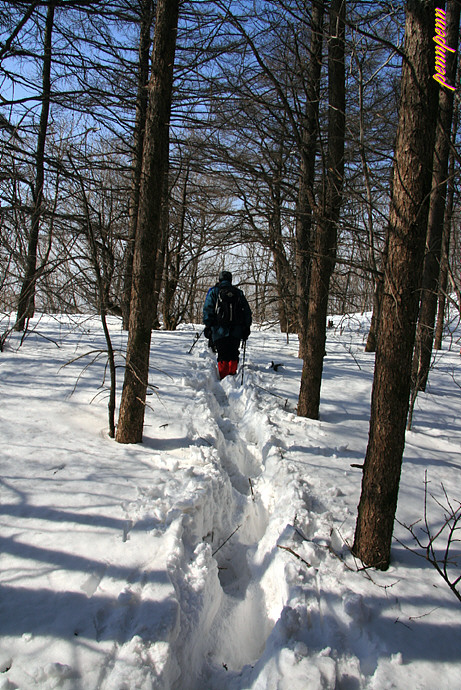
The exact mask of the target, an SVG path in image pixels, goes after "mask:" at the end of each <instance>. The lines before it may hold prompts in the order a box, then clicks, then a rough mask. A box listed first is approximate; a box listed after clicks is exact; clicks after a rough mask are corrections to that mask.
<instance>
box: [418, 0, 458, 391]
mask: <svg viewBox="0 0 461 690" xmlns="http://www.w3.org/2000/svg"><path fill="white" fill-rule="evenodd" d="M460 8H461V4H460V2H449V3H448V7H447V12H446V15H445V20H446V39H445V40H446V42H447V45H448V46H449V47H450V48H451V49H452V50H454V51H456V50H457V49H458V35H459V17H460ZM445 20H444V23H445ZM455 76H456V52H454V53H452V52H450V51H448V52H447V55H446V78H447V81H448V82H449V83H450V84H454V83H455ZM453 101H454V95H453V91H451V90H450V89H448V88H446V87H445V86H440V87H439V109H438V118H437V129H436V133H435V147H434V163H433V171H432V193H431V202H430V207H429V219H428V226H427V238H426V255H425V257H424V268H423V279H422V293H421V305H420V311H419V320H418V326H417V330H416V347H415V353H414V357H413V371H412V390H413V396H414V397H415V394H416V392H417V391H419V390H421V391H424V390H426V384H427V378H428V376H429V368H430V364H431V357H432V344H433V341H434V324H435V317H436V312H437V297H438V283H439V275H440V257H441V248H442V236H443V228H444V223H443V219H444V213H445V201H446V191H447V174H448V157H449V152H450V140H451V126H452V120H453Z"/></svg>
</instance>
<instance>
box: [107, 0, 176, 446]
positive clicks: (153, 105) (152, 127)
mask: <svg viewBox="0 0 461 690" xmlns="http://www.w3.org/2000/svg"><path fill="white" fill-rule="evenodd" d="M178 14H179V0H159V1H158V2H157V14H156V20H155V34H154V45H153V50H152V75H151V78H150V81H149V105H148V112H147V121H146V133H145V137H144V151H143V166H142V175H141V188H140V196H139V212H138V227H137V232H136V241H135V251H134V257H133V279H132V290H131V304H130V323H129V334H128V345H127V357H126V369H125V379H124V384H123V391H122V399H121V403H120V416H119V423H118V428H117V435H116V440H117V441H118V442H119V443H140V442H141V441H142V432H143V425H144V411H145V401H146V392H147V385H148V376H149V350H150V339H151V330H152V324H153V318H154V314H153V302H154V285H155V269H156V259H157V248H158V243H159V238H160V234H161V209H162V191H163V188H164V176H165V174H166V171H167V169H168V142H169V120H170V113H171V95H172V85H173V63H174V56H175V49H176V33H177V24H178Z"/></svg>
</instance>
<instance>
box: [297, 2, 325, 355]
mask: <svg viewBox="0 0 461 690" xmlns="http://www.w3.org/2000/svg"><path fill="white" fill-rule="evenodd" d="M324 5H325V3H324V2H313V3H312V19H311V32H312V33H311V43H310V56H309V65H308V70H307V76H306V79H307V102H306V112H305V117H304V122H303V123H302V131H301V137H302V148H301V171H300V176H299V190H298V200H297V207H296V300H297V312H298V333H299V355H300V356H301V357H304V354H305V351H306V350H305V348H306V337H307V323H308V305H309V285H310V269H311V257H312V247H311V231H312V214H313V201H314V181H315V156H316V148H317V139H318V130H319V124H318V119H319V102H320V73H321V69H322V47H323V15H324V11H325V8H324Z"/></svg>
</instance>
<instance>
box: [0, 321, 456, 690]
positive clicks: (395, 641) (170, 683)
mask: <svg viewBox="0 0 461 690" xmlns="http://www.w3.org/2000/svg"><path fill="white" fill-rule="evenodd" d="M31 325H32V331H31V333H29V334H28V337H27V338H26V339H25V341H24V343H23V344H22V346H19V345H20V343H19V336H17V335H13V336H12V338H11V340H10V341H9V343H8V346H7V348H6V350H5V352H3V353H1V354H0V400H1V405H0V453H1V462H2V477H1V482H0V499H1V503H0V522H1V536H0V546H1V553H0V635H1V639H0V690H15V689H20V690H34V689H35V688H37V689H39V690H52V689H53V688H63V689H64V690H152V689H155V690H218V689H219V690H244V689H250V688H252V689H254V690H276V689H277V690H285V689H288V690H320V689H322V690H324V689H329V690H387V689H389V690H390V688H397V689H398V690H408V688H410V687H411V688H418V689H420V690H432V689H433V688H434V687H437V688H438V690H453V689H454V688H456V687H458V685H459V678H460V677H461V660H460V655H459V650H460V648H461V632H460V631H461V608H460V606H459V603H458V602H457V600H456V599H455V597H454V596H453V594H452V593H451V592H450V591H449V590H448V588H447V587H446V585H445V584H444V583H443V582H442V581H441V579H440V577H439V576H438V575H437V573H435V571H434V570H433V569H432V568H431V567H430V566H429V565H428V564H427V563H426V562H425V561H424V560H423V559H421V558H419V557H418V556H416V555H414V553H412V552H411V551H407V550H405V548H404V546H409V547H412V546H414V545H413V544H412V540H411V537H410V536H409V533H408V531H407V530H405V528H404V527H402V526H400V525H399V524H397V525H396V537H397V538H398V539H399V542H397V541H395V543H394V547H393V561H392V566H391V568H390V570H389V571H388V572H387V573H372V574H370V573H367V572H360V571H359V572H357V565H359V564H356V563H355V562H354V560H353V558H352V557H351V555H350V553H349V551H348V547H347V544H348V543H350V542H351V540H352V538H353V532H354V527H355V516H356V506H357V502H358V497H359V492H360V479H361V473H360V468H359V467H357V465H360V464H361V463H362V462H363V458H364V454H365V449H366V443H367V434H368V414H369V398H370V390H371V381H372V374H373V357H372V356H370V355H368V354H366V353H364V352H363V339H364V337H365V335H366V321H365V320H364V319H363V318H362V317H357V318H355V319H351V320H350V321H349V322H347V321H342V322H341V323H339V321H338V322H337V323H336V326H335V329H334V330H333V331H332V332H330V333H329V339H328V344H327V353H328V354H327V358H326V360H325V371H324V383H323V386H322V406H321V420H320V421H318V422H317V421H312V420H306V419H301V418H298V417H296V415H295V414H294V409H295V404H296V398H297V393H298V389H299V377H300V362H299V360H298V359H297V343H296V341H292V342H288V343H287V342H286V339H285V338H284V336H281V335H280V334H278V333H276V332H274V331H270V330H269V331H261V332H255V333H253V334H252V336H251V339H250V342H249V347H248V352H247V368H246V370H245V382H244V385H243V386H241V385H240V376H238V377H235V378H227V379H225V380H224V381H222V382H219V381H217V377H216V369H215V362H214V358H213V356H212V355H211V354H210V353H209V352H208V351H207V348H206V345H205V343H203V342H202V341H200V342H199V343H198V344H197V346H196V348H195V349H194V351H193V353H192V355H187V354H186V352H187V349H188V348H189V346H190V344H191V342H192V341H193V334H194V331H193V330H192V329H191V328H185V329H183V330H180V331H178V332H175V333H164V332H154V333H153V339H152V355H151V383H152V384H154V385H155V386H156V387H157V388H156V389H154V390H153V395H151V396H149V399H148V401H149V403H148V408H147V410H146V424H145V435H144V442H143V444H142V445H135V446H121V445H119V444H117V443H115V442H114V441H112V440H110V439H109V438H108V437H107V410H106V404H107V403H106V400H105V399H104V375H105V374H104V369H105V358H104V355H103V354H101V355H99V354H98V352H99V351H102V350H103V349H104V340H103V337H102V332H101V328H100V324H99V322H98V320H97V319H92V318H84V317H41V318H38V319H36V320H35V321H34V322H33V323H32V324H31ZM111 328H112V336H113V342H114V346H115V347H116V348H117V349H118V350H119V351H120V352H123V350H124V348H125V344H126V342H125V341H126V334H124V333H123V332H122V331H121V329H120V323H119V321H118V320H117V319H114V320H113V322H112V325H111ZM272 360H275V361H276V362H277V363H279V362H280V363H283V366H281V367H279V368H278V370H277V371H275V370H274V369H273V368H271V367H270V363H271V361H272ZM122 363H123V359H122V358H120V364H122ZM64 365H66V366H64ZM87 365H90V366H87ZM121 383H122V381H121V376H120V379H119V393H120V388H121ZM459 384H460V381H459V355H458V353H457V352H455V351H453V352H452V351H449V350H448V349H446V350H445V351H444V352H442V353H440V355H439V356H438V358H437V361H436V366H435V368H434V370H433V372H431V383H430V387H429V390H428V393H427V394H425V395H424V396H421V398H420V399H419V400H418V405H417V410H416V413H415V420H414V429H413V431H412V432H411V433H409V434H408V435H407V444H406V449H405V461H404V467H403V473H402V483H401V490H400V498H399V512H398V518H399V520H400V521H401V522H402V523H406V524H413V523H415V522H416V521H417V520H419V519H421V518H422V517H423V512H424V488H425V485H424V481H425V477H426V472H427V477H428V481H429V482H430V491H431V494H433V495H434V497H435V499H437V500H439V501H440V502H442V503H443V502H444V500H445V497H444V490H446V492H447V495H448V496H449V497H450V498H451V499H452V501H453V502H454V503H456V501H457V499H458V493H459V489H458V487H459V481H458V477H459V469H460V467H461V451H460V448H461V430H460V427H459V419H460V415H461V400H460V395H459V387H460V385H459ZM442 484H443V487H444V489H442ZM428 517H429V522H430V524H431V526H434V528H436V527H437V525H439V524H440V520H441V510H440V507H439V506H437V504H436V503H435V502H434V501H432V499H430V500H429V515H428ZM400 542H401V543H400ZM402 544H403V545H402ZM442 546H443V545H440V549H441V550H442Z"/></svg>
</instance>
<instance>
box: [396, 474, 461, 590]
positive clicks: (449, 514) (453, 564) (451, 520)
mask: <svg viewBox="0 0 461 690" xmlns="http://www.w3.org/2000/svg"><path fill="white" fill-rule="evenodd" d="M424 484H425V488H424V527H422V528H421V529H422V531H423V533H424V534H425V535H426V537H427V543H423V540H422V539H421V537H419V536H418V535H417V534H416V532H415V527H416V525H417V524H419V523H420V522H421V520H418V521H417V522H415V523H413V524H412V525H405V524H403V523H401V522H399V521H397V522H399V525H402V527H405V529H406V530H408V531H409V532H410V534H411V536H412V537H413V539H414V541H415V542H416V544H417V546H418V547H419V548H420V549H423V552H424V553H420V552H419V551H417V550H416V549H414V548H411V547H409V546H408V545H407V544H404V543H403V542H401V541H400V540H399V539H397V540H396V541H397V542H398V543H399V544H400V545H401V546H403V547H404V549H407V551H411V552H412V553H414V554H416V555H417V556H419V557H420V558H425V559H426V560H427V561H428V562H429V563H430V564H431V565H432V566H433V567H434V568H435V569H436V570H437V572H438V573H439V575H440V576H441V578H442V579H443V580H444V581H445V582H446V584H447V585H448V587H449V588H450V589H451V591H452V592H453V594H454V595H455V597H456V598H457V599H458V600H459V601H461V589H460V583H461V556H460V554H459V552H458V553H457V554H456V555H455V554H454V553H453V546H454V544H459V543H460V542H461V539H459V537H458V535H459V532H460V530H461V503H458V505H457V506H454V505H453V504H452V502H451V500H450V499H449V497H448V494H447V492H446V490H445V487H444V485H443V484H442V491H443V493H444V496H445V500H446V505H443V504H442V503H440V501H438V500H437V499H436V498H435V497H434V496H433V495H432V494H430V496H431V498H432V499H433V500H434V501H435V503H436V504H437V505H438V506H439V507H440V508H442V510H443V511H444V513H445V514H444V518H443V523H442V526H441V527H440V528H439V529H438V530H437V531H436V532H435V534H433V533H432V531H431V528H430V526H429V520H428V515H427V496H428V493H429V492H428V488H427V487H428V480H427V472H426V478H425V480H424ZM442 535H443V536H444V537H445V539H446V542H445V546H444V548H443V550H442V554H441V556H437V553H436V549H435V544H436V542H437V546H438V545H439V544H440V537H441V536H442ZM454 568H456V570H455V572H453V569H454Z"/></svg>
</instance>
